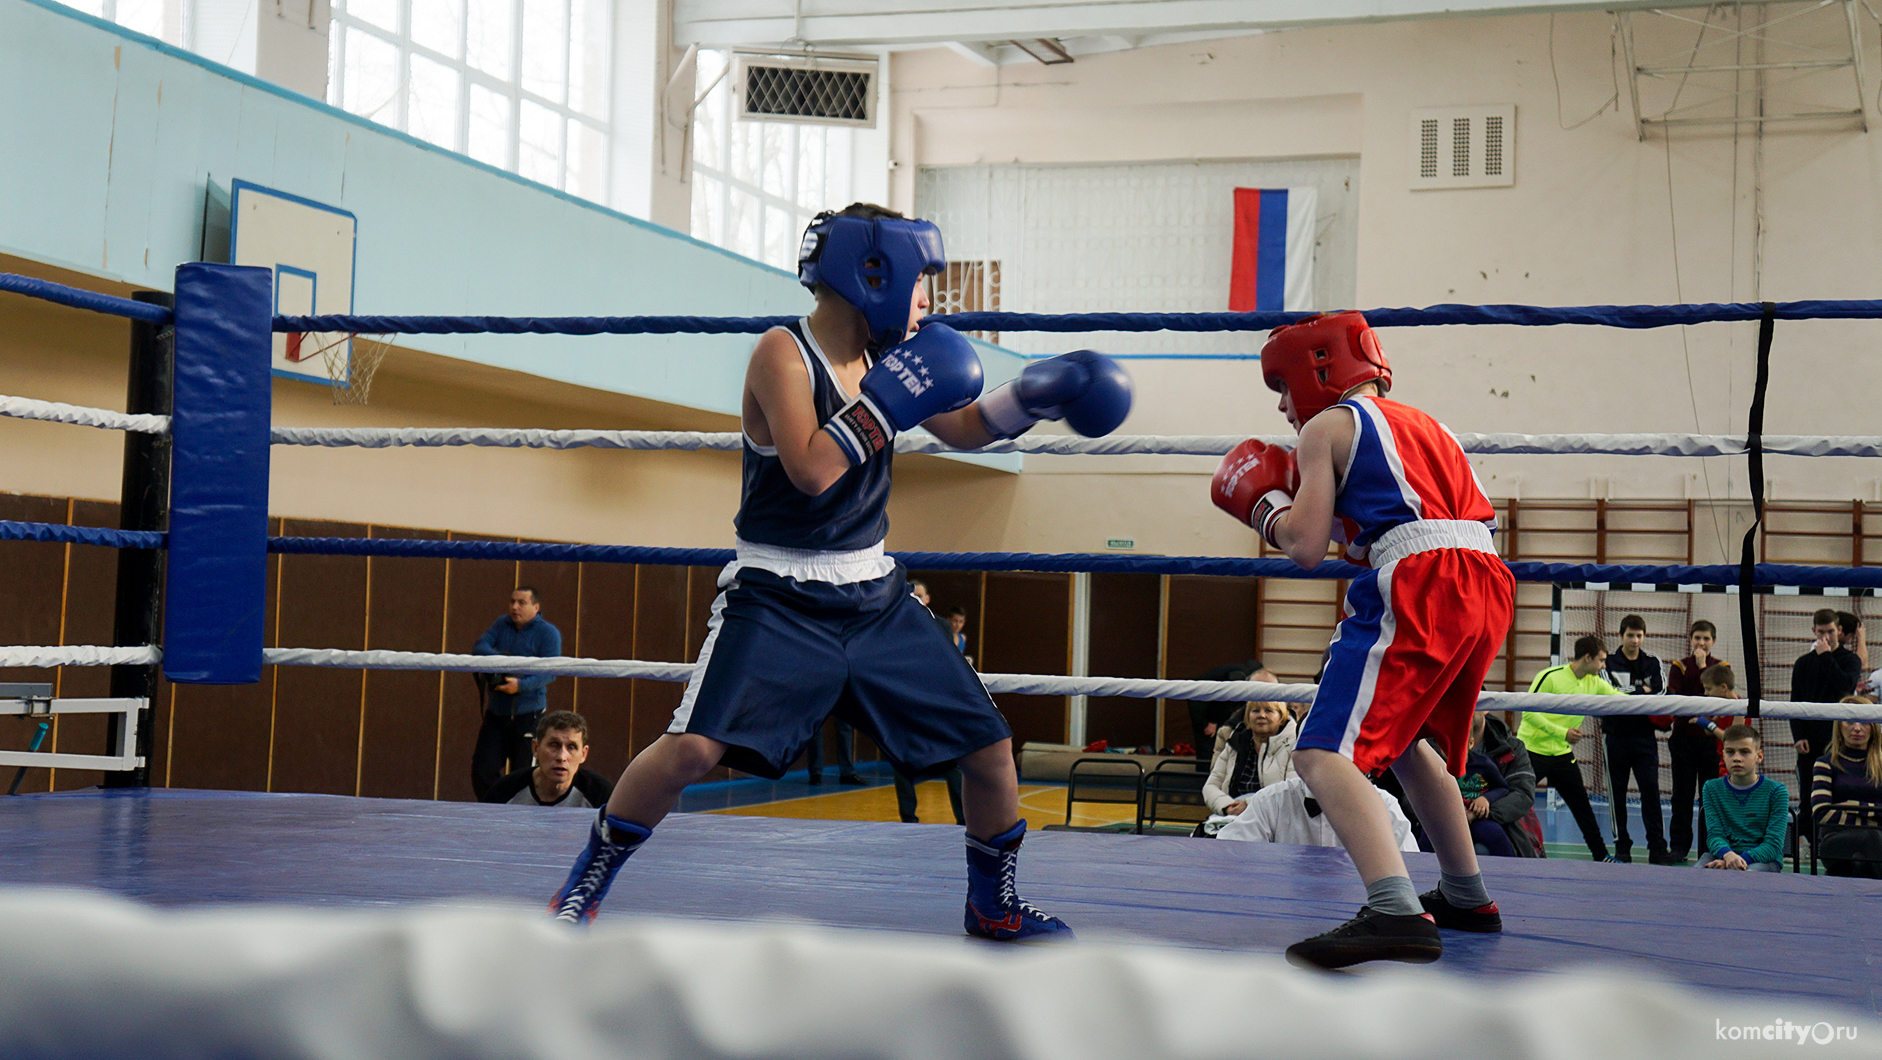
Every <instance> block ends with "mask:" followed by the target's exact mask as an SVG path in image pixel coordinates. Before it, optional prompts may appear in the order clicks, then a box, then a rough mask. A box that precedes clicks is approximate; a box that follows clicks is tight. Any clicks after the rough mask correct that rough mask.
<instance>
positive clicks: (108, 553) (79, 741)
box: [48, 501, 161, 791]
mask: <svg viewBox="0 0 1882 1060" xmlns="http://www.w3.org/2000/svg"><path fill="white" fill-rule="evenodd" d="M72 525H74V526H102V527H116V526H117V525H118V506H117V505H116V504H111V503H108V502H104V501H73V502H72ZM117 582H118V550H117V549H115V548H104V547H102V546H97V545H73V546H72V547H71V553H70V555H69V556H68V557H67V563H66V572H65V618H64V622H63V625H64V627H65V629H64V633H63V637H64V643H66V644H110V643H111V636H112V625H113V621H112V620H113V617H114V612H115V611H116V609H117ZM110 694H111V671H110V669H108V668H107V667H103V666H65V667H61V668H60V670H59V695H61V696H70V697H78V698H84V697H103V696H109V695H110ZM110 725H111V721H110V719H109V718H107V717H106V716H105V715H103V714H68V715H65V716H64V717H61V718H60V719H59V721H58V725H57V726H56V727H55V728H54V730H53V732H52V738H53V741H54V742H53V743H51V744H50V745H49V746H48V750H53V751H59V752H63V753H66V754H84V755H101V754H105V753H106V752H107V751H109V750H110V747H109V744H108V740H109V736H108V732H107V730H108V729H109V728H110ZM151 775H152V776H153V777H155V776H160V775H161V774H158V773H156V772H154V770H153V772H152V774H151ZM103 782H104V773H103V772H101V771H99V770H95V769H59V770H54V771H53V775H52V787H53V789H54V790H57V791H70V790H72V789H74V788H90V787H96V786H98V785H99V784H101V783H103Z"/></svg>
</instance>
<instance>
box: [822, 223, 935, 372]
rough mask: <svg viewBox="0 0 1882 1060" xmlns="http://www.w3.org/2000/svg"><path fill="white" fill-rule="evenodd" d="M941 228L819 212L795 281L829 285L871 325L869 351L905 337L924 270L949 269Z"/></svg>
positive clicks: (925, 271) (926, 224) (898, 341)
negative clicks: (909, 310)
mask: <svg viewBox="0 0 1882 1060" xmlns="http://www.w3.org/2000/svg"><path fill="white" fill-rule="evenodd" d="M947 263H948V259H947V253H946V252H945V251H943V250H942V249H941V230H940V229H939V228H936V227H935V226H934V223H933V222H931V221H920V220H914V219H904V218H899V217H874V218H868V217H844V216H842V215H839V214H830V213H826V214H820V215H818V216H817V218H816V219H815V220H813V221H811V222H810V227H809V228H806V229H804V244H803V246H802V247H801V248H799V250H798V252H797V279H798V281H799V282H801V283H802V284H803V285H804V286H805V287H810V288H813V289H814V288H815V287H816V286H817V285H818V284H822V285H824V286H825V287H828V288H830V289H831V290H832V291H835V292H836V293H837V294H838V295H840V296H841V297H842V298H843V300H844V301H846V302H848V303H849V304H850V305H853V306H855V307H856V308H857V309H858V310H860V311H861V312H862V314H863V319H864V320H866V321H868V323H869V349H870V350H871V351H872V352H873V351H876V350H882V349H886V348H888V347H890V346H894V345H896V344H898V343H900V342H901V341H902V340H903V339H904V338H906V337H907V335H908V307H909V303H910V302H911V301H912V300H913V299H914V297H915V285H916V284H918V283H920V282H921V278H922V276H923V275H924V274H926V273H929V272H939V271H940V270H942V269H943V268H946V267H947Z"/></svg>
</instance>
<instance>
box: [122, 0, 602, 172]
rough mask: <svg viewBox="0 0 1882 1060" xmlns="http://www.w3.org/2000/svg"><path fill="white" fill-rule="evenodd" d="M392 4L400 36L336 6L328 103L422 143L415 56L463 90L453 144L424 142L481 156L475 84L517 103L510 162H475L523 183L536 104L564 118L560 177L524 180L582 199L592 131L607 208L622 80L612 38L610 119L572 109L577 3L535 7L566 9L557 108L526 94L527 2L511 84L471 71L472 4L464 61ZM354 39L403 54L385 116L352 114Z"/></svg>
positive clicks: (464, 1) (464, 27)
mask: <svg viewBox="0 0 1882 1060" xmlns="http://www.w3.org/2000/svg"><path fill="white" fill-rule="evenodd" d="M106 2H108V3H115V2H116V0H106ZM393 2H394V3H395V4H396V5H397V8H398V24H399V28H398V30H397V31H396V32H394V31H389V30H386V29H384V28H382V27H380V26H377V25H374V24H372V23H370V22H367V21H365V20H364V19H361V18H359V17H357V16H355V15H354V14H353V13H352V12H351V10H350V9H349V8H348V6H347V4H346V0H333V5H332V31H331V32H330V40H329V42H328V67H327V68H328V76H327V102H328V103H329V104H331V105H333V106H335V107H339V108H340V109H342V110H346V111H347V112H348V113H351V114H358V115H360V116H361V117H364V118H367V119H368V120H370V121H376V122H378V123H379V124H381V125H387V126H390V127H392V128H395V129H398V130H399V131H401V132H406V133H407V134H408V135H413V136H418V134H417V133H412V132H411V131H410V130H411V115H410V100H411V80H412V57H413V56H415V55H416V56H419V57H422V58H424V59H427V60H429V61H431V62H433V63H436V64H438V65H440V66H443V67H446V68H447V69H450V70H451V71H452V72H454V73H456V74H457V78H458V84H457V98H456V100H455V101H454V109H455V117H454V120H453V122H452V132H451V142H450V143H439V142H438V141H436V140H430V139H427V138H425V137H423V136H419V137H418V138H419V139H423V140H425V141H426V142H427V143H432V144H436V145H437V146H438V147H441V148H443V149H445V150H447V151H451V152H454V153H456V154H461V155H466V156H470V157H473V158H475V156H471V155H470V125H471V107H470V99H471V87H472V86H473V85H475V86H477V87H480V88H482V89H484V90H485V91H487V92H490V93H492V94H494V95H498V96H501V97H504V98H506V99H508V100H509V104H510V105H509V114H508V118H507V121H506V123H505V124H506V128H505V137H504V140H505V142H504V151H503V160H502V161H501V162H496V161H492V160H490V159H476V160H477V161H482V162H485V163H486V164H488V165H494V166H497V168H499V169H503V170H507V171H508V172H511V173H516V174H517V175H519V176H524V174H523V173H522V171H521V167H522V122H523V104H524V103H526V102H527V103H530V104H532V105H534V106H537V107H541V108H543V109H545V110H548V111H550V112H551V113H553V114H554V115H555V116H556V117H557V118H558V119H559V120H558V121H557V122H556V143H555V150H556V159H557V166H556V178H555V181H554V182H553V183H550V182H547V181H543V180H540V179H538V178H536V177H532V176H524V179H527V180H534V181H536V182H537V183H541V184H545V185H546V186H549V187H553V188H555V189H556V190H557V191H562V192H566V193H568V194H571V195H578V196H580V195H581V192H579V191H574V190H571V189H570V187H569V185H570V183H571V176H572V174H571V167H570V164H569V161H570V160H569V142H570V139H571V137H570V135H569V131H570V130H569V126H570V124H571V123H579V124H581V125H584V126H587V127H588V129H589V130H591V131H592V132H594V133H595V134H597V135H598V136H599V138H600V140H601V143H602V145H603V149H602V151H601V157H600V158H599V159H597V160H593V164H595V165H597V166H598V167H599V173H598V176H597V184H598V186H599V188H598V190H599V191H600V192H601V193H602V194H601V198H598V199H596V201H601V202H604V204H605V198H606V196H607V192H608V189H609V188H610V187H611V186H612V182H611V179H610V178H611V173H610V169H611V166H612V162H613V158H612V155H613V151H612V150H611V149H610V147H609V145H610V143H611V141H612V138H613V133H614V130H613V122H612V110H613V107H612V94H613V81H614V76H615V70H614V47H613V41H612V39H609V40H608V41H607V51H608V59H607V61H606V62H604V63H603V64H602V67H603V69H604V70H605V71H606V73H605V77H606V82H605V83H604V84H603V85H601V86H598V88H597V98H599V99H601V100H602V101H603V107H602V110H603V111H604V114H603V116H601V117H596V116H594V115H590V114H587V113H585V112H583V111H582V110H580V109H578V108H577V107H575V106H574V105H573V104H572V103H571V102H566V101H567V100H568V99H569V97H570V94H571V83H570V82H571V78H570V73H571V72H572V68H573V66H574V63H575V62H576V51H577V49H576V47H575V29H576V27H575V24H574V19H575V15H576V8H575V3H574V0H534V2H537V3H559V4H561V6H562V24H563V29H564V32H563V35H562V47H561V56H562V63H561V85H562V96H563V98H564V100H565V102H557V101H556V100H554V99H551V98H549V97H547V96H544V95H541V94H539V93H536V92H532V91H530V90H529V89H526V88H524V87H523V34H524V26H525V22H524V15H525V3H526V0H509V3H510V16H511V22H510V26H511V33H510V49H509V50H510V55H509V68H510V75H511V76H510V77H509V78H508V79H505V78H500V77H496V76H494V75H492V74H489V73H487V72H485V71H483V70H481V69H478V68H477V67H475V66H473V65H471V63H470V61H469V58H468V54H469V47H470V22H471V19H470V4H469V2H468V0H458V3H459V17H458V26H457V53H458V55H459V56H465V58H454V57H452V56H450V55H447V54H445V53H443V52H439V51H437V50H435V49H433V48H431V47H428V46H427V45H424V44H420V43H419V42H418V41H416V40H414V39H413V37H412V0H393ZM604 7H606V8H607V9H608V19H609V25H608V32H607V34H606V35H607V36H609V37H610V38H611V37H612V33H613V20H614V12H613V10H612V8H611V5H604ZM355 33H363V34H365V35H367V36H368V37H371V38H373V39H374V40H376V41H378V42H379V43H382V44H385V45H388V46H390V47H392V48H393V49H394V50H395V52H396V53H397V55H398V62H397V65H396V68H395V69H394V71H393V75H394V83H395V84H396V86H397V87H396V88H395V89H394V91H393V94H392V97H391V98H390V99H388V100H386V101H385V102H384V103H382V104H380V105H379V107H378V109H376V110H373V111H369V112H362V111H355V110H351V109H349V108H348V107H347V106H346V105H345V99H346V53H347V50H348V48H349V46H350V45H351V37H352V35H353V34H355ZM584 197H585V196H584Z"/></svg>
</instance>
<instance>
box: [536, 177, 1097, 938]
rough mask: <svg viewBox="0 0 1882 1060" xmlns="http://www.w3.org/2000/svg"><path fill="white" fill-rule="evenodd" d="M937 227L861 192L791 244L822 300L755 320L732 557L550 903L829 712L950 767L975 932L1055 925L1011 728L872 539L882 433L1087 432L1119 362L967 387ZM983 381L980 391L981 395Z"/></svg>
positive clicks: (1039, 933)
mask: <svg viewBox="0 0 1882 1060" xmlns="http://www.w3.org/2000/svg"><path fill="white" fill-rule="evenodd" d="M946 264H947V262H946V257H945V255H944V254H943V252H942V248H941V231H940V229H938V228H936V227H935V226H934V225H933V224H932V223H930V222H927V221H919V220H910V219H906V218H903V217H902V216H901V215H900V214H897V213H895V212H894V211H891V210H885V209H883V208H882V207H879V206H871V205H869V204H866V203H857V204H855V205H853V206H850V207H848V208H845V209H843V210H841V211H836V212H833V213H823V214H819V215H817V217H816V219H815V220H813V221H812V222H811V224H810V227H809V228H808V229H806V231H805V232H804V241H803V244H802V247H801V248H800V250H799V252H798V279H799V281H800V282H801V283H803V285H804V286H806V287H808V288H810V289H811V290H812V291H813V292H815V294H816V299H817V303H816V309H815V310H814V311H812V313H811V314H810V315H809V316H808V317H805V318H803V319H801V320H796V321H792V322H790V323H789V324H786V325H784V326H782V327H776V328H772V329H771V330H770V331H767V332H766V333H765V334H764V335H763V336H762V337H760V338H759V340H758V343H757V345H756V347H755V348H754V349H753V351H752V357H751V363H750V365H749V367H748V368H747V370H746V375H745V386H744V392H743V394H742V395H741V398H740V402H741V404H740V408H741V413H740V419H741V425H742V427H743V429H744V430H743V443H744V444H743V447H742V448H743V461H744V475H743V479H742V482H741V494H740V499H739V509H738V516H737V518H735V519H734V520H733V524H734V525H735V526H736V527H737V529H738V537H737V546H738V548H737V558H736V559H734V560H733V561H732V562H731V563H729V564H727V565H726V568H725V570H724V572H723V573H721V574H720V576H719V587H720V589H721V590H722V591H721V592H720V594H719V597H718V598H717V599H716V600H714V601H713V605H712V616H711V618H710V619H709V620H708V622H707V625H706V639H705V643H704V644H703V645H702V646H701V647H700V649H699V664H698V666H697V667H696V668H695V669H694V671H693V676H692V680H691V681H689V682H688V683H687V686H686V692H685V694H684V695H683V696H682V697H681V699H680V705H679V707H678V708H677V709H676V710H675V711H674V714H673V721H672V723H671V724H670V725H668V727H667V731H666V734H665V735H663V736H661V737H660V738H659V739H658V740H655V741H654V742H653V743H652V744H651V745H649V746H648V747H647V748H646V749H644V750H643V751H641V753H640V754H638V755H636V756H635V758H634V760H633V761H632V762H630V763H629V764H628V767H627V770H626V772H625V773H623V774H622V776H621V781H620V783H619V784H617V785H616V786H615V789H614V796H613V798H611V799H610V800H609V802H608V805H607V807H606V809H604V810H603V811H602V812H601V814H600V815H599V816H598V818H597V820H596V821H595V826H594V828H593V829H592V830H591V831H590V835H589V840H588V847H587V849H586V850H584V851H583V852H582V854H581V856H580V857H579V858H578V859H577V860H576V862H575V865H574V868H573V869H571V870H570V872H569V875H568V879H567V881H566V882H564V883H563V885H562V889H561V890H560V891H559V892H557V894H556V896H555V898H554V899H553V900H552V901H551V903H550V910H551V912H552V913H553V915H554V916H555V918H556V919H558V920H562V921H566V922H569V923H580V922H584V921H588V920H592V919H593V918H594V916H595V913H596V911H597V909H598V908H599V906H600V903H601V900H602V897H603V896H604V895H605V894H606V893H607V891H608V887H609V885H610V884H611V883H612V882H613V880H614V876H615V874H616V873H617V872H618V871H619V870H620V868H621V866H622V864H624V863H625V862H626V861H627V859H628V857H629V855H631V854H633V852H634V851H635V850H637V849H639V848H640V846H641V844H643V843H644V842H646V841H647V839H648V837H649V836H651V835H652V834H653V830H654V827H655V826H656V825H658V824H659V823H660V821H661V820H662V819H664V818H665V817H666V815H667V814H668V813H670V812H672V809H673V806H674V803H675V802H676V801H677V800H678V798H679V796H680V792H681V791H683V790H684V789H685V788H686V786H687V785H689V784H692V783H694V782H696V781H698V780H699V779H700V778H701V777H703V776H705V775H706V773H707V772H708V771H710V770H711V769H712V768H713V767H715V766H717V765H718V764H719V763H720V762H721V761H723V762H724V763H725V764H727V765H729V766H731V767H733V768H736V769H739V770H742V771H744V772H747V773H755V774H757V775H759V776H762V777H768V778H771V779H774V780H775V779H777V778H778V777H780V776H782V775H783V774H784V770H785V769H786V768H787V767H788V766H789V765H790V763H791V762H792V761H793V760H795V759H796V757H797V755H798V753H799V752H800V751H801V750H802V749H803V747H804V745H805V744H806V743H807V742H808V741H810V740H811V739H813V738H815V737H816V734H817V733H818V731H819V730H820V729H821V728H822V727H823V722H824V719H825V718H826V717H828V716H829V715H830V714H831V713H832V712H834V713H835V714H836V716H837V717H839V718H841V719H843V720H844V721H847V722H849V723H850V724H852V725H854V726H856V727H857V728H859V729H861V730H863V731H864V732H865V733H867V734H869V736H870V737H871V738H873V739H874V740H875V742H876V745H877V746H878V747H880V748H881V749H882V752H883V755H884V757H886V758H887V759H888V760H889V763H890V765H891V766H893V767H894V768H895V769H896V770H898V771H899V772H902V773H906V774H907V775H909V776H910V777H912V778H915V779H921V778H923V777H928V776H938V775H940V774H942V773H944V772H946V771H947V770H949V769H952V768H954V767H956V766H957V765H958V766H959V768H960V769H961V772H962V773H963V775H964V781H965V782H964V784H963V791H962V800H961V801H962V808H963V810H964V811H965V815H966V818H967V829H966V831H967V835H966V840H967V851H966V853H967V876H968V887H967V901H966V906H965V910H964V916H963V926H964V927H965V930H966V931H967V933H968V934H970V935H976V936H979V937H982V938H989V939H997V940H1000V941H1021V940H1026V939H1039V938H1049V937H1052V936H1059V937H1067V936H1069V934H1070V929H1069V928H1068V927H1067V926H1066V925H1065V923H1064V922H1063V921H1061V920H1059V919H1058V918H1057V917H1053V916H1048V915H1046V914H1045V913H1042V912H1040V911H1039V910H1037V909H1035V908H1033V907H1032V906H1030V905H1028V904H1026V903H1025V902H1024V901H1022V900H1020V898H1019V896H1018V894H1017V892H1016V887H1017V883H1016V877H1017V874H1018V864H1019V848H1020V842H1021V840H1022V839H1023V838H1024V837H1025V834H1026V821H1025V819H1024V818H1022V817H1021V816H1020V815H1019V786H1018V777H1017V774H1016V773H1015V771H1014V767H1013V749H1012V730H1011V729H1010V728H1009V727H1008V726H1007V724H1006V720H1005V719H1004V718H1002V717H1001V715H1000V712H999V709H998V708H997V707H995V706H994V704H993V700H992V698H991V697H989V696H988V695H987V690H986V689H985V687H983V686H982V685H981V683H980V678H979V676H978V675H977V674H975V673H974V670H973V667H971V666H969V665H968V663H967V660H966V659H965V658H963V657H962V656H961V653H960V652H958V651H956V650H954V648H953V647H952V646H950V645H949V644H948V642H947V639H946V638H944V637H942V636H941V635H940V631H939V630H938V629H936V628H935V622H934V616H932V615H930V614H929V613H928V609H927V608H925V607H923V606H922V605H921V604H920V603H919V602H918V601H917V600H916V599H915V597H914V596H913V595H911V594H910V592H909V589H908V572H907V571H906V570H904V569H903V567H902V565H901V564H900V563H898V562H896V561H895V560H894V559H893V558H891V557H890V556H888V555H887V554H886V553H885V552H884V550H883V538H884V537H885V536H886V535H887V533H888V528H889V519H888V502H889V486H890V464H891V461H892V460H893V458H894V455H895V447H894V442H895V435H896V434H897V433H899V432H902V431H906V430H909V429H910V428H912V427H915V426H916V425H918V424H919V425H923V426H926V427H927V428H928V430H930V431H931V432H933V433H934V434H935V436H937V437H939V438H940V439H941V440H942V441H943V442H945V443H947V444H948V445H949V446H951V447H953V448H956V449H978V448H980V447H982V446H985V445H986V444H988V443H989V442H991V441H994V440H995V439H1000V438H1012V437H1017V436H1018V435H1020V434H1023V433H1025V432H1026V431H1027V430H1030V429H1031V428H1032V427H1033V425H1034V424H1035V423H1037V422H1038V421H1040V420H1042V419H1052V420H1058V419H1063V420H1064V421H1065V423H1066V425H1067V426H1069V427H1071V428H1072V430H1074V431H1076V432H1077V433H1079V434H1082V435H1085V436H1087V437H1094V436H1098V435H1104V434H1109V433H1110V432H1111V431H1113V430H1115V429H1116V428H1117V426H1118V425H1119V424H1120V423H1122V422H1123V420H1124V417H1125V416H1126V415H1127V414H1128V413H1129V411H1130V405H1131V381H1130V376H1129V375H1128V374H1127V373H1126V372H1125V371H1124V369H1123V368H1122V367H1120V366H1119V365H1118V364H1117V363H1116V362H1115V361H1112V360H1111V359H1110V358H1108V357H1104V356H1102V355H1100V354H1095V353H1091V352H1089V351H1080V352H1077V353H1068V354H1065V355H1063V356H1060V357H1054V358H1051V359H1049V360H1041V361H1033V362H1030V363H1028V364H1027V365H1026V367H1025V368H1024V369H1022V370H1021V372H1020V374H1019V376H1018V378H1016V379H1014V380H1013V381H1012V382H1009V383H1006V384H1004V385H1002V386H1000V387H999V388H997V389H995V390H994V391H993V392H992V393H989V394H987V395H986V396H984V397H982V396H981V394H980V387H981V369H980V358H979V355H978V354H976V353H975V352H974V347H973V344H972V343H970V342H969V341H968V340H967V339H966V338H965V337H964V336H962V335H960V334H958V333H956V332H955V331H953V330H952V329H950V328H948V327H946V326H945V325H942V324H935V323H930V324H926V325H924V326H921V327H920V330H918V331H914V334H913V335H911V334H910V332H911V330H913V329H914V328H915V327H916V326H917V322H918V321H919V320H920V318H921V317H922V316H923V315H924V314H925V313H926V312H927V309H928V296H927V292H926V291H925V289H924V287H923V282H922V278H923V277H924V276H925V275H928V274H930V273H932V272H936V271H938V270H940V269H943V268H945V267H946ZM976 399H978V400H976Z"/></svg>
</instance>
